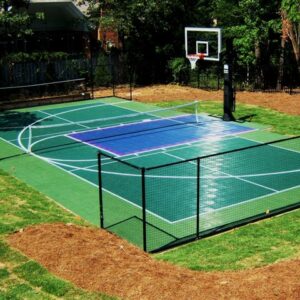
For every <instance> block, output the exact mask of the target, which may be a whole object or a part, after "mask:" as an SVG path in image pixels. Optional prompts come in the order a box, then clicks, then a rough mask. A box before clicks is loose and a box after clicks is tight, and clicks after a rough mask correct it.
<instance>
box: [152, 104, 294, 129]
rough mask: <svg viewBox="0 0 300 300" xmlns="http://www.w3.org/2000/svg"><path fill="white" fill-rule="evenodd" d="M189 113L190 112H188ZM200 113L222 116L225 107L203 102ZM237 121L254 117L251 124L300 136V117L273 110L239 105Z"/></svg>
mask: <svg viewBox="0 0 300 300" xmlns="http://www.w3.org/2000/svg"><path fill="white" fill-rule="evenodd" d="M183 103H186V102H185V101H172V102H171V101H165V102H158V103H156V104H157V105H158V106H161V107H168V106H174V105H180V104H183ZM187 112H189V111H187ZM199 112H205V113H208V114H212V115H217V116H222V114H223V107H222V105H221V104H220V102H217V101H201V102H200V103H199ZM234 115H235V117H236V119H240V118H245V117H247V116H250V115H253V117H252V118H251V122H255V123H258V124H263V125H266V126H268V127H270V128H271V131H273V132H276V133H279V134H285V135H300V116H292V115H288V114H284V113H281V112H277V111H274V110H271V109H267V108H262V107H258V106H255V105H247V104H242V103H239V105H238V108H237V111H236V112H235V113H234Z"/></svg>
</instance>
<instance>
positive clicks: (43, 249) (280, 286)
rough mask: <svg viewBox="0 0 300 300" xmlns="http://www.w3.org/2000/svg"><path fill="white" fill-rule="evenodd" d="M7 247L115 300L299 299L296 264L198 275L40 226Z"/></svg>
mask: <svg viewBox="0 0 300 300" xmlns="http://www.w3.org/2000/svg"><path fill="white" fill-rule="evenodd" d="M8 241H9V243H10V245H11V246H13V247H15V248H17V249H19V250H21V251H22V252H23V253H25V254H26V255H27V256H28V257H30V258H32V259H34V260H36V261H38V262H39V263H41V264H42V265H44V266H45V267H46V268H47V269H48V270H49V271H50V272H52V273H54V274H56V275H57V276H59V277H62V278H64V279H66V280H69V281H71V282H73V283H75V284H76V285H77V286H79V287H81V288H84V289H88V290H92V291H100V292H104V293H106V294H109V295H115V296H119V297H120V298H121V299H136V300H141V299H153V300H154V299H155V300H158V299H164V300H168V299H170V300H171V299H172V300H174V299H199V300H200V299H205V300H209V299H218V300H219V299H247V300H251V299H282V300H287V299H295V300H296V299H300V260H293V261H282V262H279V263H276V264H273V265H270V266H267V267H263V268H256V269H250V270H246V271H236V272H233V271H226V272H202V271H191V270H188V269H184V268H180V267H177V266H174V265H171V264H169V263H166V262H161V261H156V260H154V259H153V258H152V257H151V256H150V255H148V254H146V253H144V252H143V251H142V250H140V249H138V248H136V247H134V246H132V245H131V244H129V243H127V242H126V241H124V240H121V239H120V238H118V237H116V236H114V235H112V234H110V233H108V232H106V231H104V230H99V229H96V228H85V227H79V226H75V225H72V224H67V225H65V224H43V225H37V226H33V227H28V228H26V229H25V230H21V231H20V232H18V233H15V234H13V235H11V236H10V237H9V239H8Z"/></svg>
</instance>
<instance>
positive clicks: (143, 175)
mask: <svg viewBox="0 0 300 300" xmlns="http://www.w3.org/2000/svg"><path fill="white" fill-rule="evenodd" d="M141 175H142V209H143V249H144V251H145V252H147V227H146V224H147V222H146V182H145V168H142V169H141Z"/></svg>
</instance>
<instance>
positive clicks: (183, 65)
mask: <svg viewBox="0 0 300 300" xmlns="http://www.w3.org/2000/svg"><path fill="white" fill-rule="evenodd" d="M169 68H170V70H171V72H172V76H173V81H174V82H176V83H180V84H187V83H188V81H189V74H190V66H189V64H188V62H187V60H186V59H185V58H183V57H177V58H174V59H171V60H170V61H169Z"/></svg>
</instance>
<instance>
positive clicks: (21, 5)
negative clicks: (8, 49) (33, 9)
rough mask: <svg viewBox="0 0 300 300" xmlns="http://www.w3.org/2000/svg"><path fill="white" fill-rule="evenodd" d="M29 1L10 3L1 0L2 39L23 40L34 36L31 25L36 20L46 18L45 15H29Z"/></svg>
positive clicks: (22, 0) (0, 23) (0, 26)
mask: <svg viewBox="0 0 300 300" xmlns="http://www.w3.org/2000/svg"><path fill="white" fill-rule="evenodd" d="M27 5H28V1H25V0H19V1H9V0H0V10H1V13H0V28H2V32H0V35H1V36H2V39H4V40H7V39H15V38H23V37H25V36H28V35H32V34H33V31H32V29H31V28H30V25H31V24H32V22H33V21H34V20H37V19H40V20H42V19H43V18H44V15H43V13H41V12H39V13H36V14H35V15H29V14H28V11H27Z"/></svg>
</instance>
